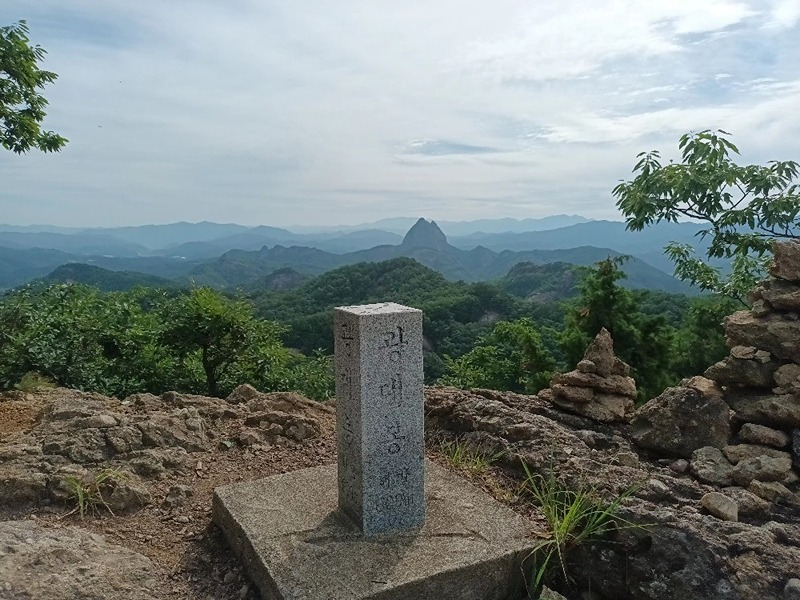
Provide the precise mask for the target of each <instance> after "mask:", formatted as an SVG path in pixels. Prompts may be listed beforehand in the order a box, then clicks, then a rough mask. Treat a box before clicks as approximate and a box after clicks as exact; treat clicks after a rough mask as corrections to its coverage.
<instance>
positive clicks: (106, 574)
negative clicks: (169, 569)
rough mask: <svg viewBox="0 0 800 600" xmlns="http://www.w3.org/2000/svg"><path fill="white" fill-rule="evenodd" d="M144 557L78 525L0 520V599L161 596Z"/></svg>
mask: <svg viewBox="0 0 800 600" xmlns="http://www.w3.org/2000/svg"><path fill="white" fill-rule="evenodd" d="M161 597H162V596H161V594H160V593H159V592H158V586H157V583H156V569H155V567H154V566H153V564H152V563H151V562H150V560H148V559H147V558H146V557H144V556H142V555H141V554H139V553H137V552H134V551H133V550H130V549H128V548H125V547H123V546H117V545H114V544H110V543H108V542H107V541H106V540H105V538H104V537H103V536H100V535H97V534H94V533H90V532H89V531H86V530H85V529H80V528H78V527H64V528H45V527H40V526H39V525H37V524H36V523H34V522H33V521H2V522H0V599H2V600H78V599H80V600H110V599H112V598H113V599H114V600H153V599H154V598H161Z"/></svg>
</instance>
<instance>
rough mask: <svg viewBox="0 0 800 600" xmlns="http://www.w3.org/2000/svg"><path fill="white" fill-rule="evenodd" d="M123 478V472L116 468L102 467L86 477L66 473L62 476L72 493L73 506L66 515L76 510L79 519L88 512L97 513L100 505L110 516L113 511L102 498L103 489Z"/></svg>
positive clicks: (112, 514)
mask: <svg viewBox="0 0 800 600" xmlns="http://www.w3.org/2000/svg"><path fill="white" fill-rule="evenodd" d="M124 478H125V473H124V472H123V471H119V470H117V469H103V470H102V471H100V472H99V473H97V474H95V475H93V476H87V477H78V476H76V475H68V476H67V477H65V478H64V485H65V486H66V487H67V490H69V491H70V492H71V493H72V499H73V500H74V501H75V508H73V509H72V510H71V511H70V512H68V513H67V515H71V514H74V513H75V512H78V513H80V517H81V519H83V518H84V517H85V516H86V514H87V513H89V512H91V513H92V514H98V513H99V509H100V507H101V506H102V507H105V508H106V510H108V512H109V513H111V516H114V511H112V510H111V507H110V506H109V505H108V502H106V500H105V498H103V489H104V488H108V487H113V486H114V485H116V483H117V482H119V481H121V480H123V479H124ZM65 516H66V515H65Z"/></svg>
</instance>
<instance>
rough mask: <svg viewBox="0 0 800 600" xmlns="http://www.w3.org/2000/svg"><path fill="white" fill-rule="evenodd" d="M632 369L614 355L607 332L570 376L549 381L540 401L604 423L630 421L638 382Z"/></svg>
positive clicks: (588, 350) (587, 351)
mask: <svg viewBox="0 0 800 600" xmlns="http://www.w3.org/2000/svg"><path fill="white" fill-rule="evenodd" d="M629 372H630V368H629V367H628V366H627V365H626V364H625V363H624V362H622V361H621V360H619V359H618V358H617V357H616V356H614V343H613V341H612V339H611V336H610V335H609V333H608V331H606V330H605V329H603V330H601V331H600V333H598V334H597V336H595V339H594V340H593V341H592V343H591V344H589V347H588V348H587V349H586V354H585V355H584V358H583V360H581V361H580V362H579V363H578V367H577V368H576V369H575V370H574V371H570V372H569V373H559V374H557V375H555V376H554V377H553V378H552V379H551V380H550V388H549V389H546V390H543V391H542V392H540V393H539V398H541V399H543V400H546V401H547V402H552V403H553V404H555V405H557V406H559V407H561V408H565V409H566V410H568V411H570V412H572V413H575V414H578V415H581V416H584V417H588V418H590V419H592V420H594V421H599V422H601V423H611V422H615V421H616V422H627V421H628V420H629V419H630V415H631V414H632V413H633V410H634V403H633V401H634V399H635V398H636V382H635V381H634V380H633V379H632V378H631V377H628V373H629Z"/></svg>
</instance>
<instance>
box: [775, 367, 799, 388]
mask: <svg viewBox="0 0 800 600" xmlns="http://www.w3.org/2000/svg"><path fill="white" fill-rule="evenodd" d="M775 385H777V386H778V387H781V388H784V389H787V390H791V389H793V388H797V387H800V365H796V364H794V363H788V364H785V365H783V366H782V367H780V368H778V370H776V371H775Z"/></svg>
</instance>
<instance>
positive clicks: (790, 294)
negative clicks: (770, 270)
mask: <svg viewBox="0 0 800 600" xmlns="http://www.w3.org/2000/svg"><path fill="white" fill-rule="evenodd" d="M760 288H761V289H760V290H759V292H760V294H761V297H762V298H763V300H765V301H767V302H768V303H769V304H770V306H771V307H772V308H773V309H774V310H784V311H797V310H800V286H797V285H793V284H791V283H789V282H788V281H781V280H779V279H773V280H771V281H765V282H764V283H762V284H761V286H760Z"/></svg>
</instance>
